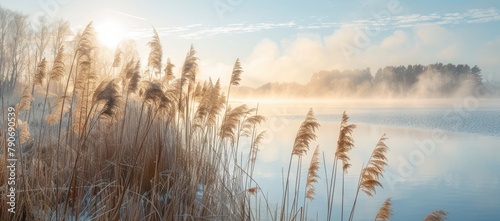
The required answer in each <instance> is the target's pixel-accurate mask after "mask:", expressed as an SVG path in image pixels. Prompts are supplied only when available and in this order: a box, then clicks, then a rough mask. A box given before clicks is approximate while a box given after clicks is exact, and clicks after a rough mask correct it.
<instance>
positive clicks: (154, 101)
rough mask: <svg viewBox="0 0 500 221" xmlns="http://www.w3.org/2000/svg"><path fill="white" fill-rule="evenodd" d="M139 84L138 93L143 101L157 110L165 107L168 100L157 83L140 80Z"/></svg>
mask: <svg viewBox="0 0 500 221" xmlns="http://www.w3.org/2000/svg"><path fill="white" fill-rule="evenodd" d="M141 84H142V86H141V88H140V90H139V95H140V96H141V97H142V98H143V101H144V102H145V103H147V104H150V105H153V106H154V107H156V108H157V109H158V110H159V109H163V108H166V107H167V105H168V103H169V102H170V101H169V99H168V98H167V97H166V96H165V94H164V93H163V90H162V89H161V85H160V84H159V83H153V82H150V81H142V82H141Z"/></svg>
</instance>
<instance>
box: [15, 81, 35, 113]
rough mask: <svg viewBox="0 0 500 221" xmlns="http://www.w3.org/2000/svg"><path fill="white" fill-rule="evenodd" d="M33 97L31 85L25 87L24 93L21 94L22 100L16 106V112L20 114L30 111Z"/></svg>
mask: <svg viewBox="0 0 500 221" xmlns="http://www.w3.org/2000/svg"><path fill="white" fill-rule="evenodd" d="M32 100H33V96H32V95H31V88H30V86H29V85H27V86H26V87H24V90H23V93H22V94H21V99H19V103H18V104H17V105H16V110H17V111H18V112H19V113H20V112H21V111H25V110H29V109H30V108H31V101H32Z"/></svg>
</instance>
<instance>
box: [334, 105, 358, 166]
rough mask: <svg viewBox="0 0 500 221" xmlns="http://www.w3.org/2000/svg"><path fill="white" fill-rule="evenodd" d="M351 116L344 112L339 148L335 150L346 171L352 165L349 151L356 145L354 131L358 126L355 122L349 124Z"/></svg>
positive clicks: (338, 142)
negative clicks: (353, 136)
mask: <svg viewBox="0 0 500 221" xmlns="http://www.w3.org/2000/svg"><path fill="white" fill-rule="evenodd" d="M348 121H349V116H347V114H346V112H345V111H344V113H343V114H342V122H341V124H340V132H339V138H338V141H337V150H336V151H335V155H336V156H337V158H338V159H339V160H341V161H342V170H343V171H344V173H346V172H347V169H348V168H349V167H351V164H349V160H350V158H349V155H348V152H349V151H350V150H351V149H352V148H353V147H354V139H353V138H352V131H353V130H354V129H355V128H356V125H355V124H348Z"/></svg>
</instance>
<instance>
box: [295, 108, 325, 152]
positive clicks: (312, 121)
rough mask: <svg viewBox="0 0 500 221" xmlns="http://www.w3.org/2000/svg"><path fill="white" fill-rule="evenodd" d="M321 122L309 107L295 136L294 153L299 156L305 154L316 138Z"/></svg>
mask: <svg viewBox="0 0 500 221" xmlns="http://www.w3.org/2000/svg"><path fill="white" fill-rule="evenodd" d="M319 126H320V124H319V123H318V122H317V121H316V118H314V112H313V109H312V108H311V109H309V112H308V113H307V116H306V119H305V120H304V121H303V122H302V124H301V125H300V128H299V131H298V132H297V135H296V136H295V142H294V144H293V150H292V154H293V155H297V156H303V155H305V154H306V153H307V151H308V150H309V143H310V142H311V141H312V140H315V139H316V134H315V132H316V129H317V128H318V127H319Z"/></svg>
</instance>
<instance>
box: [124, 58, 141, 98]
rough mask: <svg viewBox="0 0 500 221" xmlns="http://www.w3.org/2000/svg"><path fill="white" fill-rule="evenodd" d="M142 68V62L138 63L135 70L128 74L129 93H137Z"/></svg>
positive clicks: (132, 69)
mask: <svg viewBox="0 0 500 221" xmlns="http://www.w3.org/2000/svg"><path fill="white" fill-rule="evenodd" d="M140 68H141V62H140V61H137V62H136V63H135V66H134V68H131V69H129V71H128V72H127V79H129V82H128V87H127V93H134V92H135V91H137V88H138V86H139V81H140V80H141V73H140V70H139V69H140Z"/></svg>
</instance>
